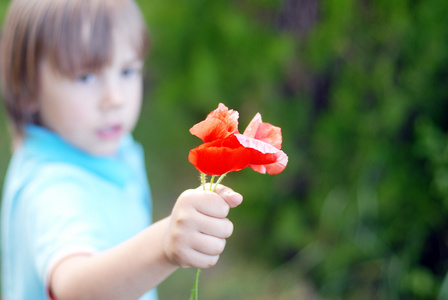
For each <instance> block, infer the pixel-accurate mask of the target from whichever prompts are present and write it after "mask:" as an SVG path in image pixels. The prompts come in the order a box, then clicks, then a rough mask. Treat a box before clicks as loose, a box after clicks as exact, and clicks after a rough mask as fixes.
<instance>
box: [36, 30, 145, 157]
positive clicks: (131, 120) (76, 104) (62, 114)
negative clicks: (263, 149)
mask: <svg viewBox="0 0 448 300" xmlns="http://www.w3.org/2000/svg"><path fill="white" fill-rule="evenodd" d="M113 53H114V57H113V59H112V61H111V63H110V64H109V65H107V66H105V67H104V68H103V69H101V70H100V71H99V72H96V73H89V72H86V73H82V74H79V75H78V76H77V77H75V78H68V77H66V76H63V75H59V74H58V73H57V72H55V71H54V70H53V68H52V67H51V66H50V64H49V63H48V62H47V61H43V62H42V64H41V66H40V70H39V74H40V79H39V80H40V82H39V83H40V85H39V88H40V90H39V98H38V113H39V116H40V120H41V122H42V125H43V126H44V127H46V128H48V129H50V130H52V131H54V132H56V133H57V134H59V135H60V136H61V137H62V138H63V139H65V140H66V141H68V142H69V143H71V144H72V145H74V146H76V147H78V148H80V149H82V150H84V151H86V152H88V153H91V154H95V155H113V154H115V153H116V151H117V149H118V145H119V141H120V138H121V137H122V136H123V135H125V134H127V133H129V132H131V131H132V130H133V128H134V126H135V124H136V122H137V119H138V115H139V112H140V106H141V98H142V75H141V69H142V67H143V62H142V60H141V59H139V58H138V56H137V53H136V52H135V50H134V49H133V48H132V47H131V45H130V43H126V42H124V41H121V43H120V40H119V39H118V38H115V43H114V52H113Z"/></svg>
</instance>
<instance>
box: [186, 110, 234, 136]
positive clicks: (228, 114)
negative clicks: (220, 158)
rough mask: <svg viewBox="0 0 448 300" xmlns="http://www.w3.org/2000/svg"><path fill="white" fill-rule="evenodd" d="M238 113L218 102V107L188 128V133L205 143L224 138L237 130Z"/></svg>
mask: <svg viewBox="0 0 448 300" xmlns="http://www.w3.org/2000/svg"><path fill="white" fill-rule="evenodd" d="M238 117H239V113H238V112H237V111H234V110H233V109H231V110H229V109H228V108H227V106H225V105H224V104H222V103H219V105H218V108H217V109H215V110H214V111H212V112H211V113H209V114H208V116H207V118H206V119H205V120H204V121H201V122H199V123H197V124H196V125H194V126H193V127H191V128H190V133H191V134H192V135H195V136H197V137H198V138H200V139H201V140H203V141H204V142H205V143H208V142H211V141H215V140H218V139H225V138H226V137H228V136H229V135H231V134H233V133H235V132H238Z"/></svg>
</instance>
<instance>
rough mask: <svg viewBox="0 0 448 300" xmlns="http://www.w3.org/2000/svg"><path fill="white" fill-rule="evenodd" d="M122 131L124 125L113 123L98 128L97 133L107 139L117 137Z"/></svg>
mask: <svg viewBox="0 0 448 300" xmlns="http://www.w3.org/2000/svg"><path fill="white" fill-rule="evenodd" d="M122 133H123V127H122V126H121V125H111V126H107V127H103V128H100V129H98V130H97V135H98V136H99V137H100V138H101V139H105V140H111V139H117V138H119V137H120V136H121V135H122Z"/></svg>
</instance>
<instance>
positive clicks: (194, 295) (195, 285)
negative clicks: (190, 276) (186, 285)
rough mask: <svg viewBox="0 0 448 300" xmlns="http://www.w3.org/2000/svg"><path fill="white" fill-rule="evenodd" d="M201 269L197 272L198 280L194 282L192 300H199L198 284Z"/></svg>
mask: <svg viewBox="0 0 448 300" xmlns="http://www.w3.org/2000/svg"><path fill="white" fill-rule="evenodd" d="M200 273H201V269H197V270H196V280H195V282H194V286H193V290H192V291H191V295H190V300H198V282H199V274H200Z"/></svg>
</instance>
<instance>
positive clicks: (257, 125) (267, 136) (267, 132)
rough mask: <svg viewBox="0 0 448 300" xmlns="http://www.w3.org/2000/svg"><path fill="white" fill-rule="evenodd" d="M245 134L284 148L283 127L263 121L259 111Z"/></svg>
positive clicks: (278, 147)
mask: <svg viewBox="0 0 448 300" xmlns="http://www.w3.org/2000/svg"><path fill="white" fill-rule="evenodd" d="M243 134H244V135H245V136H248V137H251V138H254V139H257V140H260V141H263V142H266V143H268V144H270V145H272V146H274V147H275V148H277V149H279V150H280V149H281V148H282V131H281V128H280V127H277V126H274V125H272V124H269V123H265V122H263V121H262V119H261V115H260V113H257V114H256V115H255V117H254V118H253V119H252V121H250V123H249V125H247V127H246V129H245V130H244V133H243Z"/></svg>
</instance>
